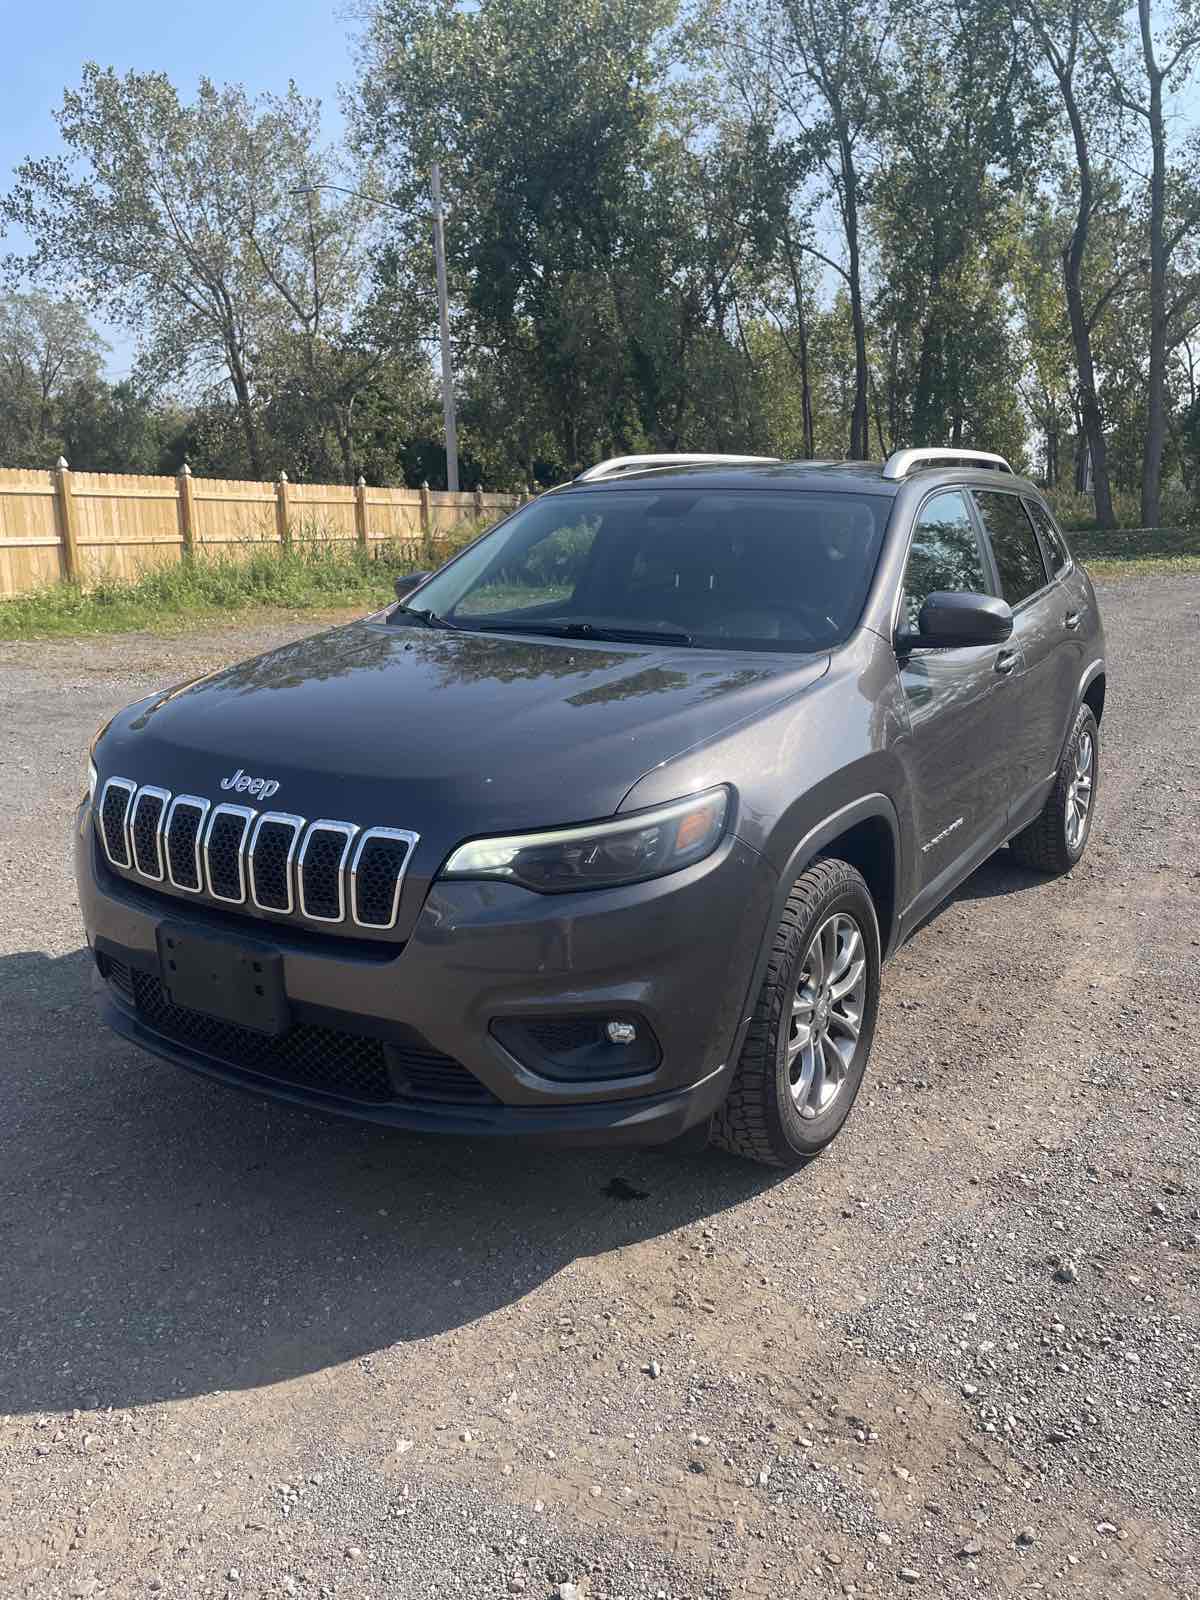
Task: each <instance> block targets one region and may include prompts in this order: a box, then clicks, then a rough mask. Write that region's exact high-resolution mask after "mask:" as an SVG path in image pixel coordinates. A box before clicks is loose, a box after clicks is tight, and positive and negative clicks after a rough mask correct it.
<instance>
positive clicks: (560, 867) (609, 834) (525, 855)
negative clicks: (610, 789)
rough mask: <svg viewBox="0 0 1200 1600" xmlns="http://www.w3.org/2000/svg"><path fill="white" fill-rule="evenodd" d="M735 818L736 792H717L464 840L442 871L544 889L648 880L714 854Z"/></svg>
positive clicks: (447, 874)
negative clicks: (592, 819)
mask: <svg viewBox="0 0 1200 1600" xmlns="http://www.w3.org/2000/svg"><path fill="white" fill-rule="evenodd" d="M728 815H729V790H728V789H725V788H721V789H710V790H708V791H707V792H706V793H704V794H697V795H690V796H688V798H687V799H685V800H676V801H673V802H672V804H671V805H668V806H658V807H656V808H655V810H653V811H642V812H639V813H637V814H635V815H633V816H629V817H621V818H619V819H617V820H616V821H613V822H599V823H589V824H588V825H587V826H585V827H581V828H555V829H553V830H548V831H547V832H545V833H519V834H515V835H512V836H510V837H509V838H506V839H471V840H469V841H468V842H467V843H466V844H461V845H459V847H458V849H457V850H455V852H454V853H453V855H452V856H451V857H450V859H449V861H447V862H446V865H445V866H444V867H443V868H442V871H441V874H440V876H441V877H443V878H500V879H503V880H504V881H505V882H506V883H519V884H521V885H523V886H524V887H525V888H526V889H537V890H539V891H540V892H541V893H542V894H562V893H564V892H565V891H567V890H571V889H608V888H612V887H614V886H615V885H617V884H622V883H640V882H642V880H643V879H645V878H661V877H662V876H663V874H664V873H667V872H678V871H679V869H680V868H681V867H690V866H691V865H692V863H693V862H694V861H702V860H703V859H704V857H705V856H707V855H710V854H711V853H712V852H713V851H714V850H715V849H716V847H717V845H718V844H719V843H720V842H721V836H722V834H723V833H724V832H725V822H726V819H727V817H728Z"/></svg>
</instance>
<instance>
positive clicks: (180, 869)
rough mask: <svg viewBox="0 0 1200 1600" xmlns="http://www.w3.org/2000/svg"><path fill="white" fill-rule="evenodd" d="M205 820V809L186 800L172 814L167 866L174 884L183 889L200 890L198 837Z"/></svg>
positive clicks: (168, 837)
mask: <svg viewBox="0 0 1200 1600" xmlns="http://www.w3.org/2000/svg"><path fill="white" fill-rule="evenodd" d="M203 818H204V807H203V806H198V805H194V804H193V803H192V802H191V801H190V800H185V801H183V802H182V803H179V804H177V805H176V806H175V809H174V811H172V813H171V826H170V829H169V830H168V832H167V865H168V867H169V869H170V873H171V881H172V883H177V884H178V885H179V887H180V888H181V889H199V887H200V869H199V867H198V866H197V865H196V835H197V834H198V833H199V832H200V823H201V822H202V821H203Z"/></svg>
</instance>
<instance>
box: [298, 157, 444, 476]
mask: <svg viewBox="0 0 1200 1600" xmlns="http://www.w3.org/2000/svg"><path fill="white" fill-rule="evenodd" d="M429 177H430V184H431V187H432V189H433V253H434V257H435V259H436V261H437V295H438V322H439V324H440V327H441V335H442V416H443V418H444V420H445V427H446V487H447V489H449V491H450V493H451V494H457V493H458V420H457V417H456V415H455V409H454V363H453V360H452V359H451V355H450V299H449V290H448V288H447V286H446V231H445V227H444V225H443V222H442V174H441V171H440V169H439V167H438V164H437V162H436V161H435V162H434V163H433V166H432V168H431V170H430V173H429ZM318 189H332V190H334V191H335V192H336V193H338V194H348V195H353V196H354V198H355V199H356V200H366V201H368V202H369V203H370V204H371V205H373V206H383V208H384V209H385V210H386V211H402V210H403V209H404V208H403V207H402V206H398V205H395V204H394V203H393V202H392V201H391V200H385V199H383V197H382V196H381V195H377V194H363V192H362V191H361V190H360V189H345V188H343V187H342V185H341V184H340V183H305V184H301V185H300V186H299V187H298V188H295V189H289V190H288V193H289V194H304V195H308V196H309V197H310V200H311V197H312V195H314V194H315V193H316V192H317V190H318Z"/></svg>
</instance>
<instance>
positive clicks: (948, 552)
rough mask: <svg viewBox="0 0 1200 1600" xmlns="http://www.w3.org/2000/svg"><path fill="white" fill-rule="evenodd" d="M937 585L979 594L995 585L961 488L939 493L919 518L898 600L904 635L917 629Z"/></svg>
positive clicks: (988, 590)
mask: <svg viewBox="0 0 1200 1600" xmlns="http://www.w3.org/2000/svg"><path fill="white" fill-rule="evenodd" d="M938 589H951V590H963V589H969V590H972V591H974V593H976V594H988V593H989V592H990V589H991V585H990V584H989V582H988V577H987V573H986V571H985V569H984V565H983V553H982V551H981V550H980V548H979V540H978V538H977V537H976V535H975V524H974V523H973V522H972V521H971V513H970V512H969V511H968V509H967V502H966V500H965V499H964V498H963V496H962V493H961V491H959V490H957V489H953V490H947V491H946V493H944V494H935V495H934V497H933V499H932V500H927V501H926V503H925V504H924V506H922V508H921V512H920V515H919V516H918V517H917V525H916V527H915V528H914V529H913V536H912V544H911V545H910V547H909V552H908V568H907V570H906V571H905V574H904V591H903V594H902V597H901V601H900V630H901V632H902V633H916V631H917V619H918V618H919V617H920V615H921V607H922V606H923V605H924V604H925V602H926V600H928V598H929V596H930V595H931V594H933V593H934V592H935V591H936V590H938Z"/></svg>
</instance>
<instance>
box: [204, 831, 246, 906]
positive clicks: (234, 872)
mask: <svg viewBox="0 0 1200 1600" xmlns="http://www.w3.org/2000/svg"><path fill="white" fill-rule="evenodd" d="M248 825H249V824H248V819H247V818H245V817H239V816H235V815H234V814H233V813H231V812H228V811H218V812H216V813H215V814H214V816H213V820H212V822H211V823H210V824H209V830H208V887H209V889H210V890H211V892H212V893H213V894H214V895H216V896H217V898H218V899H219V900H244V899H245V897H246V891H245V887H244V885H243V883H242V867H241V847H242V837H243V835H244V834H245V832H246V828H247V827H248Z"/></svg>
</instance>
